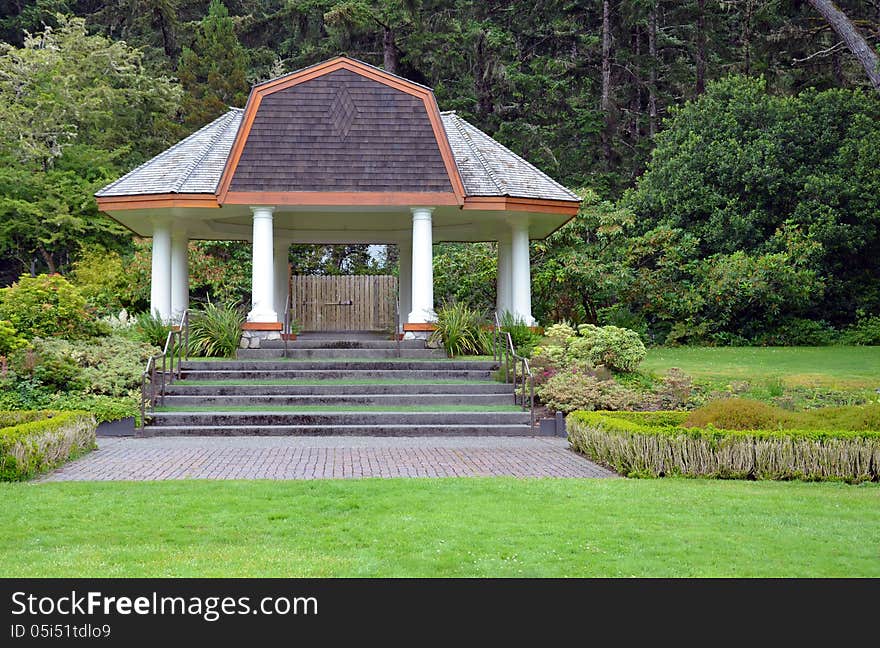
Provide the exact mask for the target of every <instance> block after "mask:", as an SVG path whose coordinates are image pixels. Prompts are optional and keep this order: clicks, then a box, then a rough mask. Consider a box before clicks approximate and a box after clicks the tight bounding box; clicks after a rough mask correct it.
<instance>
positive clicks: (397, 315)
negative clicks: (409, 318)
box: [394, 299, 403, 358]
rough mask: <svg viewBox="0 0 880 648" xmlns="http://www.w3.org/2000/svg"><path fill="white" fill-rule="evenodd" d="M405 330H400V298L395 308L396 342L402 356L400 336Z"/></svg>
mask: <svg viewBox="0 0 880 648" xmlns="http://www.w3.org/2000/svg"><path fill="white" fill-rule="evenodd" d="M402 334H403V331H401V330H400V299H398V300H397V307H396V308H395V310H394V342H395V344H396V346H397V357H398V358H399V357H400V336H401V335H402Z"/></svg>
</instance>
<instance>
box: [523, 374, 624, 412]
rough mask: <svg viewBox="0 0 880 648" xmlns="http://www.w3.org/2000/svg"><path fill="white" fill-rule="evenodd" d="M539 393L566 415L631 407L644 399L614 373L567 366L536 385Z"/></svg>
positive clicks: (557, 410)
mask: <svg viewBox="0 0 880 648" xmlns="http://www.w3.org/2000/svg"><path fill="white" fill-rule="evenodd" d="M533 373H534V372H533ZM536 394H537V395H538V397H539V398H540V399H541V402H543V403H544V405H546V406H547V407H548V408H549V409H551V410H553V411H555V412H563V413H565V414H568V413H569V412H573V411H575V410H619V409H628V408H631V407H633V406H634V405H636V404H637V403H638V402H639V399H640V397H639V395H638V394H636V393H635V392H633V391H630V390H628V389H626V388H625V387H621V386H620V385H618V384H617V383H616V382H614V380H613V379H612V378H611V377H610V376H602V375H597V374H596V372H594V371H591V370H589V369H587V368H581V369H578V368H575V367H571V368H567V369H563V370H561V371H559V372H558V373H556V374H554V375H553V376H551V377H550V378H548V379H547V380H546V381H544V382H543V383H541V384H540V385H539V386H538V387H536Z"/></svg>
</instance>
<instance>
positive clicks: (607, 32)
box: [599, 0, 611, 167]
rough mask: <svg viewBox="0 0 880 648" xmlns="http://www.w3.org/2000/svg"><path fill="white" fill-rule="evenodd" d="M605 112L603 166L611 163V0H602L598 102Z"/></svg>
mask: <svg viewBox="0 0 880 648" xmlns="http://www.w3.org/2000/svg"><path fill="white" fill-rule="evenodd" d="M599 107H600V108H601V110H602V112H603V113H604V114H605V128H603V129H602V157H603V158H604V159H605V166H606V167H609V166H610V165H611V142H610V137H609V134H610V130H611V1H610V0H602V98H601V101H600V104H599Z"/></svg>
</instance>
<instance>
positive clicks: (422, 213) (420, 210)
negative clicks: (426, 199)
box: [409, 207, 434, 220]
mask: <svg viewBox="0 0 880 648" xmlns="http://www.w3.org/2000/svg"><path fill="white" fill-rule="evenodd" d="M409 210H410V212H411V213H412V216H413V220H415V219H417V218H420V219H424V218H431V214H433V213H434V208H433V207H410V208H409Z"/></svg>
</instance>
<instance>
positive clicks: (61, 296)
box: [0, 274, 108, 340]
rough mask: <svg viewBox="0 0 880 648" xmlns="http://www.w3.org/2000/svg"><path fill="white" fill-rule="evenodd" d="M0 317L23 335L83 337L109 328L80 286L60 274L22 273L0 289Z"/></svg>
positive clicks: (92, 335) (30, 337)
mask: <svg viewBox="0 0 880 648" xmlns="http://www.w3.org/2000/svg"><path fill="white" fill-rule="evenodd" d="M0 320H8V321H9V322H10V323H11V324H12V326H13V327H14V328H15V330H16V331H18V333H19V334H20V335H22V336H23V337H25V338H26V339H28V340H30V339H33V338H35V337H64V338H68V339H83V338H90V337H94V336H97V335H105V334H106V333H107V332H108V329H107V327H106V326H103V325H102V324H101V323H100V322H99V321H98V320H97V319H96V318H95V314H94V312H92V310H90V309H89V307H88V306H87V304H86V300H85V298H84V297H83V296H82V295H81V294H80V292H79V290H77V288H76V287H75V286H74V285H73V284H71V283H70V282H68V281H67V280H66V279H65V278H64V277H62V276H61V275H45V274H42V275H37V276H36V277H29V276H27V275H23V276H22V277H21V278H20V279H19V280H18V281H17V282H16V283H14V284H12V285H11V286H8V287H7V288H2V289H0Z"/></svg>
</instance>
